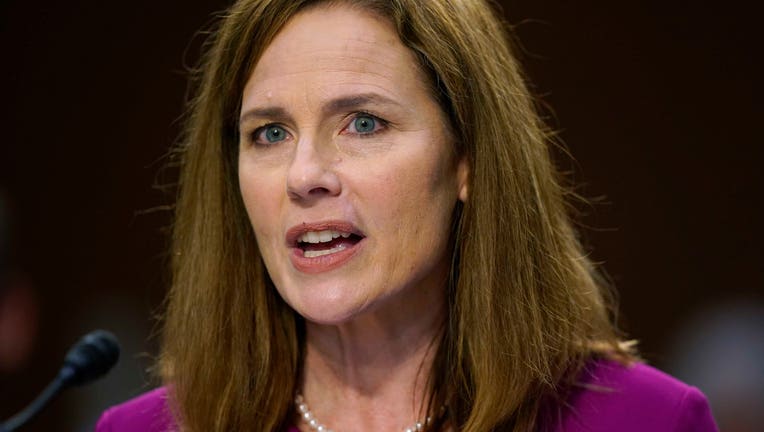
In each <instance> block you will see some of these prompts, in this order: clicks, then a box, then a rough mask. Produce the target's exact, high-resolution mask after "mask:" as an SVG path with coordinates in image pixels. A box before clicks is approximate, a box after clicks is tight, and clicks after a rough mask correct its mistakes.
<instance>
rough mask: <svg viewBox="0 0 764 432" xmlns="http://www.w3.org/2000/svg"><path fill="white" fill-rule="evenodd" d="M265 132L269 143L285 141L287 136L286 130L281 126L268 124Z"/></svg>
mask: <svg viewBox="0 0 764 432" xmlns="http://www.w3.org/2000/svg"><path fill="white" fill-rule="evenodd" d="M263 132H264V133H265V139H266V140H268V142H269V143H275V142H278V141H283V140H284V139H285V138H286V131H285V130H284V128H282V127H280V126H267V127H266V128H265V130H264V131H263Z"/></svg>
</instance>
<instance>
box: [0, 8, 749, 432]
mask: <svg viewBox="0 0 764 432" xmlns="http://www.w3.org/2000/svg"><path fill="white" fill-rule="evenodd" d="M227 3H228V2H224V1H208V2H200V1H164V2H153V1H152V2H149V1H145V0H135V1H132V2H129V3H125V2H119V3H117V2H98V1H84V0H72V1H69V2H55V1H50V0H39V1H34V2H30V1H21V0H5V1H3V2H2V3H0V53H2V68H0V86H1V87H0V88H2V95H4V96H3V103H2V116H0V125H2V138H0V419H6V418H8V417H9V416H11V415H12V414H14V413H15V412H17V411H18V410H20V409H21V408H23V407H24V406H25V405H26V404H27V403H28V402H29V401H31V399H32V398H33V397H34V396H35V395H36V394H37V393H38V392H39V391H40V390H41V389H42V388H43V387H44V386H45V385H46V383H47V382H48V381H49V380H50V379H51V378H52V377H53V376H54V374H55V373H56V371H57V369H58V367H59V364H60V361H61V360H62V358H63V355H64V353H65V352H66V350H67V349H68V348H69V346H70V345H71V344H72V343H73V342H74V341H75V340H77V339H78V338H79V337H80V335H81V334H83V333H85V332H87V331H89V330H91V329H94V328H106V329H110V330H112V331H113V332H114V333H116V334H117V335H118V336H119V338H120V339H121V341H122V344H123V357H122V360H121V362H120V364H119V365H118V366H117V368H116V369H115V371H114V372H113V373H112V374H110V375H109V376H108V377H107V378H106V379H104V380H102V381H101V382H99V383H97V384H94V385H92V386H90V387H87V388H82V389H75V390H70V391H68V392H67V393H65V394H64V396H63V397H62V398H61V399H59V400H57V401H56V402H55V403H54V404H53V405H52V406H51V407H50V408H49V409H48V410H47V411H45V412H44V413H43V415H42V416H41V417H40V418H39V419H38V420H37V421H36V422H35V423H34V424H33V425H32V427H30V428H29V429H28V430H29V431H51V430H63V431H80V430H91V428H92V427H93V424H94V422H95V420H96V418H97V416H98V415H99V413H100V412H101V411H102V410H103V409H105V408H106V407H108V406H109V405H111V404H114V403H116V402H118V401H121V400H124V399H125V398H128V397H131V396H133V395H136V394H138V393H140V392H142V391H144V390H146V389H148V388H150V387H151V386H152V385H154V383H153V382H152V379H151V374H150V372H149V371H148V369H149V368H150V366H151V365H152V363H153V359H154V356H155V355H156V352H157V343H156V338H152V336H151V335H152V334H154V333H155V331H156V316H157V315H158V314H159V313H160V312H161V302H162V299H163V296H164V292H165V289H166V282H167V273H166V269H165V264H166V256H165V247H166V244H167V238H166V233H165V228H166V227H167V225H168V224H169V214H168V212H167V211H166V210H163V208H165V206H167V205H169V204H171V202H172V197H171V196H169V195H167V194H166V193H163V192H161V191H159V190H157V189H156V188H155V186H156V185H157V184H165V183H168V182H170V181H171V180H172V178H171V177H163V176H162V175H161V174H160V172H161V168H162V166H163V165H164V162H165V159H164V158H163V156H164V155H165V153H166V152H167V150H168V148H169V146H170V145H171V144H172V143H173V142H174V141H175V139H176V136H177V134H178V132H179V127H180V124H179V122H178V119H179V117H180V116H181V114H182V112H183V102H184V98H185V96H184V95H185V91H186V87H187V85H186V73H185V72H184V64H194V62H195V61H196V59H197V57H198V52H199V49H198V48H199V44H200V42H201V41H202V39H203V37H202V36H198V35H197V36H195V35H196V33H197V31H198V30H200V29H202V28H203V27H205V25H206V24H208V23H209V22H210V19H211V14H212V13H213V12H214V11H218V10H220V9H222V8H223V7H224V6H225V5H226V4H227ZM502 3H503V5H504V9H505V12H506V16H507V20H508V22H509V23H511V24H513V25H514V26H515V28H516V32H517V36H518V39H519V42H520V44H521V46H522V52H523V54H522V58H523V62H524V64H525V65H526V68H527V70H528V73H529V76H530V80H531V81H532V82H533V85H534V91H535V92H536V93H537V94H538V95H540V96H541V97H542V98H543V100H544V102H545V103H546V104H548V106H549V113H548V114H549V122H550V123H551V124H552V125H553V126H554V127H555V128H556V129H558V130H559V131H560V135H561V138H562V139H563V140H564V142H565V143H566V145H567V147H568V148H569V149H570V152H571V153H572V155H573V157H574V159H575V160H574V161H571V160H565V159H564V158H562V157H560V164H561V166H562V167H564V168H565V169H572V170H574V171H575V173H574V175H573V179H574V180H575V181H576V182H577V183H579V184H580V189H579V192H580V193H582V194H583V195H584V196H587V197H589V198H592V199H593V202H594V204H592V205H581V206H580V209H581V210H582V212H583V213H584V214H585V216H584V217H583V218H582V224H583V225H584V226H586V227H588V230H587V232H586V236H587V238H588V243H589V245H590V246H591V248H592V256H593V257H594V258H595V259H596V260H597V261H600V262H602V263H603V265H604V267H605V269H606V270H607V272H608V274H609V275H610V277H611V278H612V280H613V281H614V284H615V285H616V287H617V289H618V292H619V293H620V304H621V307H620V311H621V314H620V322H621V323H622V326H623V327H624V329H625V330H626V331H627V332H628V334H629V335H630V336H631V337H633V338H636V339H638V340H639V341H640V346H641V348H642V351H643V353H644V355H645V357H646V359H647V360H649V361H650V362H651V363H652V364H654V365H656V366H658V367H660V368H662V369H664V370H668V371H670V372H672V373H673V374H675V375H677V376H679V377H680V378H682V379H684V380H686V381H688V382H690V383H691V384H694V385H697V386H699V387H700V388H701V389H702V390H704V391H705V392H706V393H707V394H708V395H709V398H710V399H711V402H712V405H713V409H714V412H715V414H716V416H717V418H718V419H719V422H720V424H721V426H722V428H723V430H727V431H731V432H735V431H753V430H756V429H755V428H754V427H753V426H752V425H756V424H758V425H760V424H761V422H762V421H764V420H763V419H762V412H764V410H763V409H762V408H764V406H763V405H762V401H763V400H764V352H762V351H763V350H764V336H762V335H764V314H763V313H762V310H764V309H763V308H762V306H761V305H762V303H763V302H764V292H763V291H764V290H763V289H762V288H763V287H764V266H763V265H762V264H764V260H763V259H762V258H764V257H763V255H764V254H763V253H762V252H763V251H764V247H762V241H764V235H763V234H764V229H763V228H762V221H764V214H763V213H764V210H763V208H762V200H763V198H764V193H763V192H764V182H763V181H762V178H761V175H760V171H761V167H762V163H764V150H762V148H763V147H764V142H763V140H762V138H761V131H760V128H761V126H762V123H761V121H762V120H761V119H762V115H763V114H764V110H763V109H762V103H761V101H762V99H761V97H762V94H761V90H762V89H761V82H760V79H761V78H762V76H764V74H763V73H762V72H764V71H762V60H761V58H762V51H761V39H762V38H761V31H760V29H761V24H760V22H759V18H758V17H759V16H760V14H759V11H758V9H756V10H755V9H754V7H753V6H752V4H748V3H744V2H736V1H731V2H726V3H718V2H714V3H711V2H708V4H703V2H685V1H676V2H658V1H646V2H613V1H588V2H587V1H585V2H581V1H579V2H572V1H562V0H557V1H541V2H539V1H519V0H507V1H504V2H502ZM751 3H752V2H751Z"/></svg>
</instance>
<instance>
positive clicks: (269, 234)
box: [239, 166, 283, 251]
mask: <svg viewBox="0 0 764 432" xmlns="http://www.w3.org/2000/svg"><path fill="white" fill-rule="evenodd" d="M274 177H276V176H275V175H264V174H260V175H255V174H254V173H252V170H251V169H248V167H243V166H240V168H239V187H240V191H241V196H242V200H243V201H244V206H245V207H246V210H247V215H248V216H249V221H250V223H251V224H252V228H253V230H254V231H255V236H256V239H257V243H258V245H259V246H261V247H260V250H261V251H268V250H269V249H271V248H267V247H262V246H264V245H265V244H268V243H270V242H273V241H275V238H273V237H274V235H273V233H274V232H276V231H277V230H278V225H277V222H278V220H279V203H280V199H279V197H278V196H277V194H276V191H281V190H282V189H283V188H277V187H276V185H275V184H273V181H269V179H273V178H274Z"/></svg>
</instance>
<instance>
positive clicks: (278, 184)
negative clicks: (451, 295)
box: [239, 6, 467, 324]
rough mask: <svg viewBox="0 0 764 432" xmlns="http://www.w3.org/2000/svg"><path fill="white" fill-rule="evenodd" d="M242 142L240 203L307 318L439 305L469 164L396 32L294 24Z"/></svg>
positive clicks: (303, 20) (343, 13)
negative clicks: (456, 149) (455, 145)
mask: <svg viewBox="0 0 764 432" xmlns="http://www.w3.org/2000/svg"><path fill="white" fill-rule="evenodd" d="M240 132H241V147H240V155H239V182H240V186H241V194H242V197H243V200H244V204H245V206H246V209H247V213H248V215H249V218H250V221H251V223H252V227H253V228H254V232H255V236H256V239H257V243H258V247H259V249H260V251H261V254H262V257H263V260H264V262H265V265H266V267H267V269H268V273H269V274H270V276H271V279H272V280H273V282H274V284H275V285H276V288H277V289H278V291H279V293H280V294H281V296H282V297H283V298H284V300H286V302H287V303H289V304H290V305H291V306H292V307H293V308H294V309H295V310H296V311H297V312H298V313H300V314H301V315H303V316H304V317H305V318H307V319H309V320H311V321H314V322H318V323H326V324H339V323H343V322H348V321H349V320H350V319H353V318H354V317H358V316H360V315H361V314H363V313H364V312H370V311H374V310H379V309H380V308H381V307H384V306H385V305H387V306H388V311H391V312H393V313H396V311H401V313H402V311H404V310H405V309H408V308H406V307H403V308H401V307H399V306H401V305H409V306H411V305H413V306H416V307H427V306H429V307H430V308H432V307H435V306H434V305H438V304H440V303H438V302H439V301H440V300H442V296H443V288H444V283H445V281H446V280H447V276H448V269H449V265H450V264H449V261H450V255H449V253H448V250H447V249H448V240H449V232H450V226H451V216H452V212H453V210H454V207H455V205H456V202H457V200H459V199H461V200H464V199H465V197H466V193H467V192H466V191H467V186H466V181H467V167H466V163H464V162H462V161H460V160H457V159H456V157H455V156H454V154H453V152H452V148H453V143H452V142H451V137H450V135H449V133H448V129H447V127H446V119H445V116H444V114H443V112H442V111H441V109H440V107H439V106H438V104H437V103H436V102H435V101H434V100H433V98H432V96H431V95H430V93H429V90H428V86H427V84H426V81H425V79H424V75H423V73H422V71H421V70H420V69H419V67H418V66H417V63H416V60H415V58H414V56H413V54H412V53H411V52H410V51H409V50H408V49H407V48H406V47H404V46H403V44H402V43H401V42H400V40H399V38H398V36H397V34H396V33H395V31H394V29H393V27H392V26H391V24H389V23H388V22H386V21H384V20H381V19H379V18H377V17H375V16H374V15H371V14H367V13H364V12H363V11H361V10H358V9H354V8H343V7H331V6H326V7H317V8H311V9H308V10H306V11H303V12H301V13H299V14H298V15H296V16H295V17H293V18H292V19H291V20H290V21H289V22H288V23H287V25H286V26H285V27H284V28H283V29H282V30H281V31H280V33H279V34H278V35H277V36H276V38H275V39H274V40H273V42H272V43H271V44H270V45H269V46H268V48H267V49H266V50H265V52H264V53H263V55H262V57H261V58H260V60H259V62H258V63H257V65H256V67H255V69H254V71H253V72H252V75H251V76H250V77H249V81H248V82H247V84H246V87H245V89H244V93H243V95H242V109H241V127H240Z"/></svg>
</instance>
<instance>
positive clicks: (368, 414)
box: [303, 297, 445, 432]
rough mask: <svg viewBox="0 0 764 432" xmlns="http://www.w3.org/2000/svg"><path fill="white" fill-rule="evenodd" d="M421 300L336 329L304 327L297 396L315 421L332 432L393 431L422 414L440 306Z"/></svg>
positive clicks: (438, 329)
mask: <svg viewBox="0 0 764 432" xmlns="http://www.w3.org/2000/svg"><path fill="white" fill-rule="evenodd" d="M409 300H410V299H409ZM429 300H430V301H429V304H420V303H419V302H416V301H415V302H411V301H407V302H405V304H396V305H390V307H387V308H384V309H383V310H378V311H374V312H369V313H366V314H364V315H363V316H360V317H357V318H355V319H353V320H352V321H351V322H348V323H343V324H339V325H319V324H315V323H310V322H308V323H306V356H305V363H304V370H303V394H304V398H305V401H306V402H307V403H308V404H309V405H310V408H311V411H312V412H313V414H314V415H315V416H316V418H318V419H320V420H321V421H322V422H323V423H325V424H326V425H327V426H328V427H330V428H331V429H333V430H335V431H338V432H339V431H350V430H390V431H395V430H404V429H405V428H407V427H410V426H411V425H412V424H414V423H415V422H417V421H421V420H423V419H424V418H425V417H426V416H427V415H428V413H426V412H425V409H426V407H425V406H424V405H425V404H426V401H427V396H428V390H429V389H428V388H427V381H428V377H429V374H430V371H431V368H432V362H433V359H434V356H435V352H436V351H437V342H438V339H439V336H440V334H441V331H442V327H443V319H444V316H445V313H444V312H445V306H444V301H443V299H442V298H438V301H437V302H436V303H435V304H432V298H431V297H430V299H429ZM436 305H437V306H436Z"/></svg>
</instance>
